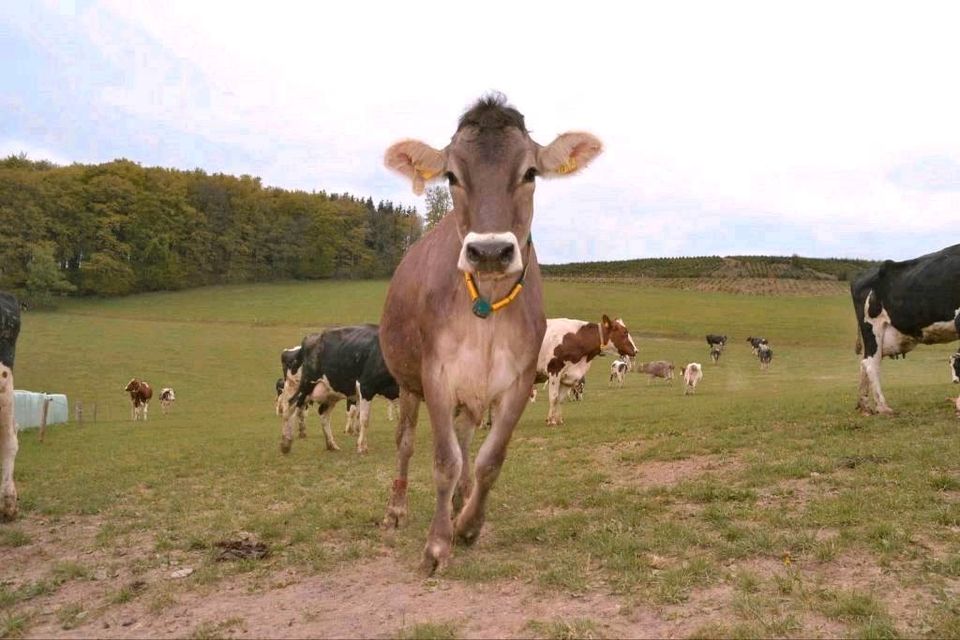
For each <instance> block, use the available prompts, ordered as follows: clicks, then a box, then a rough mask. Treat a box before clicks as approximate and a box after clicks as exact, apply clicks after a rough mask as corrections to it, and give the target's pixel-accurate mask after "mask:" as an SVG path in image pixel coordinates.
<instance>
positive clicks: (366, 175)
mask: <svg viewBox="0 0 960 640" xmlns="http://www.w3.org/2000/svg"><path fill="white" fill-rule="evenodd" d="M958 18H960V3H949V2H945V3H923V2H911V3H898V4H892V3H891V4H885V3H878V2H870V3H867V2H864V3H854V2H850V3H839V2H800V3H778V2H704V3H700V2H697V3H686V2H662V3H629V4H625V3H616V4H615V3H612V2H611V3H608V2H587V3H583V2H580V3H570V4H561V3H557V2H550V3H547V2H535V3H534V2H529V3H527V2H524V3H521V2H500V1H487V2H484V3H482V4H481V3H431V2H427V3H422V4H412V3H397V2H389V3H371V2H363V1H351V2H333V3H326V2H324V3H315V2H309V3H306V2H305V3H288V2H277V1H274V2H269V3H241V2H208V1H203V2H199V1H196V0H190V1H186V2H181V1H176V0H175V1H170V0H165V1H164V2H121V1H119V0H101V1H99V2H89V3H86V2H77V3H72V2H51V3H48V4H44V3H35V2H25V1H24V2H20V1H19V0H16V1H15V2H13V4H12V6H11V7H10V10H9V11H8V10H7V9H5V10H4V12H3V15H2V16H0V29H2V30H0V36H2V35H3V34H4V33H8V34H10V35H12V36H14V37H15V38H16V42H18V43H25V44H24V45H23V46H19V45H18V46H19V48H18V49H17V50H16V51H15V52H14V53H15V55H17V56H18V57H20V58H21V59H23V60H27V59H29V60H31V61H32V63H31V64H32V65H35V66H36V67H37V71H36V74H35V75H34V76H32V77H35V78H37V80H36V82H34V83H33V84H31V83H30V81H29V80H26V81H25V80H24V79H23V78H20V79H19V80H15V81H11V82H9V83H8V85H9V86H8V87H7V88H6V89H4V92H5V93H7V92H9V94H8V95H7V96H5V97H4V98H3V99H0V116H3V115H5V114H4V111H7V112H8V113H7V114H6V115H8V116H10V117H9V118H5V119H6V120H7V121H8V123H7V124H6V125H3V124H0V153H4V154H6V153H15V152H18V151H20V150H24V151H27V152H28V153H30V155H31V156H34V157H47V158H51V159H54V160H59V161H73V160H77V161H104V160H109V159H112V158H114V157H117V156H119V155H125V156H126V157H130V158H131V159H133V160H137V161H140V162H142V163H143V164H148V165H153V164H159V165H164V166H175V167H179V168H184V169H190V168H193V167H195V166H202V167H203V168H205V169H208V170H212V171H229V172H231V173H249V174H253V175H259V176H261V177H263V179H264V181H265V182H266V183H268V184H273V185H277V186H283V187H295V188H304V189H324V190H327V191H350V192H353V193H355V194H357V195H364V196H365V195H372V196H373V197H374V198H375V199H379V198H389V199H392V200H394V201H402V202H404V203H407V204H416V205H418V206H419V207H420V208H421V209H422V201H421V200H420V199H418V198H416V197H415V196H413V194H412V193H411V192H410V190H409V188H408V186H407V185H405V184H404V183H403V181H402V180H401V179H400V178H399V177H396V176H394V175H393V174H390V173H389V172H387V171H386V170H385V169H384V168H383V165H382V153H383V151H384V149H385V148H386V147H387V146H388V145H389V144H390V143H391V142H392V141H394V140H395V139H397V138H401V137H415V138H419V139H422V140H424V141H426V142H429V143H430V144H432V145H434V146H437V147H441V146H443V145H444V144H446V142H447V141H448V139H449V137H450V135H451V134H452V133H453V130H454V127H455V123H456V119H457V117H458V116H459V114H460V113H461V112H462V110H463V109H464V108H466V107H467V106H469V104H470V103H471V102H472V101H473V100H475V99H476V98H477V97H479V96H480V95H481V94H482V93H484V92H485V91H487V90H490V89H497V90H500V91H502V92H504V93H505V94H506V95H507V96H508V98H509V100H510V101H511V102H512V103H513V104H514V105H516V106H517V107H518V108H519V109H520V110H521V111H522V112H523V113H524V114H525V116H526V120H527V125H528V127H529V128H530V129H531V131H532V134H533V137H534V138H535V139H536V140H538V141H539V142H540V143H542V144H546V143H548V142H549V141H550V140H551V139H552V138H553V136H555V135H556V134H558V133H561V132H563V131H566V130H572V129H584V130H589V131H591V132H593V133H594V134H596V135H597V136H599V137H600V138H601V139H602V140H603V141H604V143H605V145H606V151H605V153H604V155H603V156H601V158H600V159H598V160H597V162H595V163H594V165H592V166H591V167H590V168H589V169H587V170H586V171H585V172H584V173H582V174H580V175H578V176H575V177H571V178H569V179H567V180H556V181H549V182H544V183H541V184H540V185H539V186H538V191H537V214H536V221H535V237H536V239H537V242H538V251H539V253H540V255H541V259H543V260H544V261H545V262H556V261H568V260H585V259H615V258H631V257H648V256H664V255H666V256H671V255H699V254H705V253H719V254H735V253H779V254H784V253H787V254H789V253H794V252H796V253H800V254H802V255H821V256H831V255H837V256H839V255H843V256H862V257H875V258H879V257H897V258H902V257H909V256H912V255H919V254H921V253H926V252H928V251H932V250H935V249H938V248H940V247H942V246H946V245H948V244H951V243H953V242H956V241H957V238H958V237H960V227H958V222H960V82H958V81H957V79H956V78H957V76H958V75H960V74H958V70H957V66H958V62H960V36H958V31H957V29H958V25H960V20H958ZM0 53H8V51H5V50H4V49H3V47H2V46H0ZM5 57H6V56H5ZM45 65H51V67H55V68H56V70H55V71H54V70H48V69H46V68H45ZM0 73H3V74H6V73H8V72H7V71H4V72H0ZM31 73H32V72H31ZM46 74H49V78H51V79H53V78H57V79H58V80H57V81H56V82H54V81H53V80H49V81H47V80H46V78H47V77H48V75H46ZM50 84H56V85H57V86H50ZM0 88H3V84H0ZM72 100H75V105H76V108H75V109H73V112H72V113H69V117H68V118H67V117H65V116H64V115H63V113H62V112H69V111H70V105H71V104H74V103H73V102H72ZM44 101H46V103H48V104H52V103H56V104H59V105H62V106H60V107H59V111H57V113H56V114H54V115H52V116H49V117H45V118H43V119H42V120H43V122H39V123H38V122H36V118H35V119H34V120H31V119H30V117H29V113H30V112H31V111H33V110H35V109H36V107H35V105H37V104H42V103H44ZM58 114H59V115H58ZM58 118H64V119H63V121H62V122H61V121H59V120H58ZM114 119H116V121H117V122H126V123H131V124H128V125H124V126H122V127H120V126H117V129H116V131H115V132H114V131H113V130H112V129H111V121H112V120H114Z"/></svg>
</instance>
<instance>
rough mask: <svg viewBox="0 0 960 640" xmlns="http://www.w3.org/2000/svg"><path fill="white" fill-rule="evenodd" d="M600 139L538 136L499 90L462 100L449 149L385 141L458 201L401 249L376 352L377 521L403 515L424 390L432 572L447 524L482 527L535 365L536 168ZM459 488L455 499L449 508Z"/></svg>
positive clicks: (441, 560)
mask: <svg viewBox="0 0 960 640" xmlns="http://www.w3.org/2000/svg"><path fill="white" fill-rule="evenodd" d="M600 151H601V144H600V141H599V140H597V139H596V138H595V137H594V136H592V135H590V134H588V133H565V134H562V135H560V136H559V137H558V138H557V139H556V140H554V141H553V142H552V143H551V144H550V145H548V146H545V147H542V146H540V145H539V144H537V143H536V142H534V141H533V140H531V139H530V136H529V135H528V133H527V130H526V127H525V125H524V120H523V115H522V114H521V113H520V112H519V111H517V110H516V109H514V108H513V107H510V106H507V105H506V104H505V103H504V101H503V98H502V97H499V96H498V97H488V98H483V99H481V100H480V101H479V102H477V104H476V105H474V106H473V107H472V108H471V109H470V110H469V111H467V112H466V113H465V114H464V115H463V116H462V117H461V118H460V122H459V126H458V127H457V131H456V133H455V134H454V136H453V138H452V140H451V141H450V144H448V145H447V146H446V147H445V148H444V149H442V150H437V149H434V148H432V147H430V146H428V145H426V144H424V143H423V142H419V141H416V140H404V141H401V142H398V143H396V144H394V145H393V146H391V147H390V148H389V149H388V150H387V152H386V156H385V163H386V165H387V166H388V167H390V168H391V169H394V170H395V171H398V172H399V173H401V174H403V175H405V176H406V177H407V178H409V179H410V180H411V181H412V183H413V190H414V192H415V193H417V194H420V193H422V192H423V187H424V182H425V181H427V180H430V179H431V178H433V177H443V178H445V179H446V180H447V181H448V182H449V185H450V191H451V194H452V196H453V205H454V207H453V211H452V212H451V213H450V214H449V215H447V216H446V217H444V218H443V219H441V220H440V222H439V223H437V225H436V226H435V227H434V228H433V229H432V230H431V231H430V232H429V233H427V234H426V235H425V236H424V237H423V238H422V239H421V240H420V241H418V242H417V243H416V244H415V245H414V246H412V247H411V248H410V250H409V251H408V252H407V254H406V256H404V258H403V260H402V261H401V262H400V265H399V266H398V267H397V269H396V271H395V272H394V275H393V279H392V280H391V282H390V287H389V290H388V291H387V299H386V303H385V306H384V310H383V317H382V319H381V322H380V342H381V345H382V348H383V355H384V358H385V360H386V363H387V367H388V368H389V369H390V372H391V373H392V374H393V376H394V377H395V378H396V380H397V382H398V383H399V386H400V419H399V421H398V423H397V449H398V452H397V462H398V477H397V478H396V480H394V482H393V488H392V492H391V496H390V501H389V503H388V505H387V513H386V516H385V518H384V524H385V525H386V526H399V525H400V524H401V522H402V521H403V520H404V518H405V517H406V513H407V495H406V489H407V469H408V466H409V462H410V456H411V455H412V454H413V440H414V429H415V425H416V420H417V412H418V410H419V406H420V400H421V399H423V400H425V401H426V403H427V411H428V412H429V414H430V423H431V426H432V429H433V448H434V451H433V478H434V482H435V484H436V493H437V503H436V510H435V512H434V517H433V522H432V524H431V525H430V532H429V534H428V536H427V544H426V547H425V549H424V557H423V567H424V569H425V570H426V571H428V572H430V573H432V572H433V571H435V570H437V569H438V568H440V569H442V568H443V567H444V566H445V565H446V563H447V561H448V560H449V558H450V554H451V547H452V544H453V538H454V536H456V537H457V539H459V540H460V541H462V542H465V543H467V544H470V543H472V542H473V541H475V540H476V539H477V536H478V535H479V534H480V529H481V528H482V526H483V520H484V509H485V505H486V501H487V496H488V494H489V492H490V489H491V488H492V487H493V483H494V481H495V480H496V478H497V475H498V474H499V472H500V467H501V465H502V464H503V461H504V458H505V457H506V452H507V445H508V443H509V442H510V436H511V435H512V433H513V429H514V427H515V426H516V424H517V421H518V420H519V418H520V415H521V414H522V413H523V410H524V408H525V407H526V405H527V400H528V397H529V391H530V387H531V386H532V385H533V382H534V377H535V375H536V365H537V351H538V350H539V348H540V344H541V342H542V341H543V334H544V330H545V327H546V322H545V319H544V314H543V295H542V285H541V281H540V267H539V266H538V264H537V256H536V252H535V250H534V248H533V243H532V241H531V238H530V227H531V223H532V221H533V192H534V187H535V182H536V177H537V176H563V175H567V174H572V173H575V172H576V171H578V170H580V169H582V168H583V167H585V166H587V164H589V163H590V162H591V161H592V160H593V159H594V158H595V157H596V156H597V155H598V154H599V153H600ZM488 408H492V411H493V426H492V427H491V430H490V433H489V435H488V436H487V437H486V439H485V440H484V442H483V445H482V446H481V447H480V450H479V452H478V453H477V457H476V473H475V477H474V476H472V475H471V472H470V459H469V446H470V440H471V438H472V437H473V432H474V429H475V428H476V426H477V425H478V424H480V422H481V420H482V419H483V417H484V414H485V413H486V412H487V410H488ZM455 490H456V491H455ZM454 502H456V503H457V505H458V506H459V505H461V504H462V509H460V511H459V514H458V515H456V517H454V515H453V512H452V509H453V503H454Z"/></svg>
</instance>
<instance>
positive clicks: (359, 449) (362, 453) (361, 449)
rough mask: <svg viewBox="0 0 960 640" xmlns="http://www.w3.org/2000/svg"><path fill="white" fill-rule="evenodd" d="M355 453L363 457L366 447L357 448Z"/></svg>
mask: <svg viewBox="0 0 960 640" xmlns="http://www.w3.org/2000/svg"><path fill="white" fill-rule="evenodd" d="M357 453H359V454H360V455H365V454H366V453H367V447H366V446H363V447H357Z"/></svg>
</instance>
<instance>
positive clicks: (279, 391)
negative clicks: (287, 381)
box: [277, 378, 284, 395]
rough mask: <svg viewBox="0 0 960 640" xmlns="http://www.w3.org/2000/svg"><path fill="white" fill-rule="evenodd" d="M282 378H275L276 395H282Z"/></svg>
mask: <svg viewBox="0 0 960 640" xmlns="http://www.w3.org/2000/svg"><path fill="white" fill-rule="evenodd" d="M283 385H284V382H283V378H277V395H280V394H281V393H283Z"/></svg>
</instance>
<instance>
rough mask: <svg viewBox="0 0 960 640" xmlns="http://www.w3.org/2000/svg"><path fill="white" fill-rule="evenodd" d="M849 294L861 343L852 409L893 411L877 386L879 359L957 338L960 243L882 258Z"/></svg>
mask: <svg viewBox="0 0 960 640" xmlns="http://www.w3.org/2000/svg"><path fill="white" fill-rule="evenodd" d="M850 293H851V295H852V297H853V308H854V311H855V313H856V315H857V326H858V328H859V330H860V338H861V340H862V342H863V357H862V359H861V360H860V390H859V394H858V399H857V409H859V410H860V412H861V413H864V414H871V413H892V410H891V409H890V405H888V404H887V399H886V398H885V397H884V395H883V391H882V389H881V388H880V360H881V358H882V357H883V356H885V355H894V354H899V353H907V352H908V351H911V350H913V349H914V348H915V347H916V346H917V345H918V344H938V343H942V342H951V341H953V340H956V339H957V338H958V337H960V244H957V245H953V246H952V247H947V248H946V249H942V250H940V251H937V252H936V253H930V254H927V255H925V256H921V257H919V258H914V259H913V260H905V261H903V262H894V261H893V260H887V261H885V262H883V263H881V264H879V265H877V266H875V267H872V268H870V269H868V270H867V271H866V272H864V273H863V274H861V275H860V276H859V277H857V278H856V279H855V280H854V281H853V282H852V283H851V284H850ZM871 392H872V393H873V399H874V406H873V407H871V406H870V404H869V399H870V398H869V396H870V393H871Z"/></svg>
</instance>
